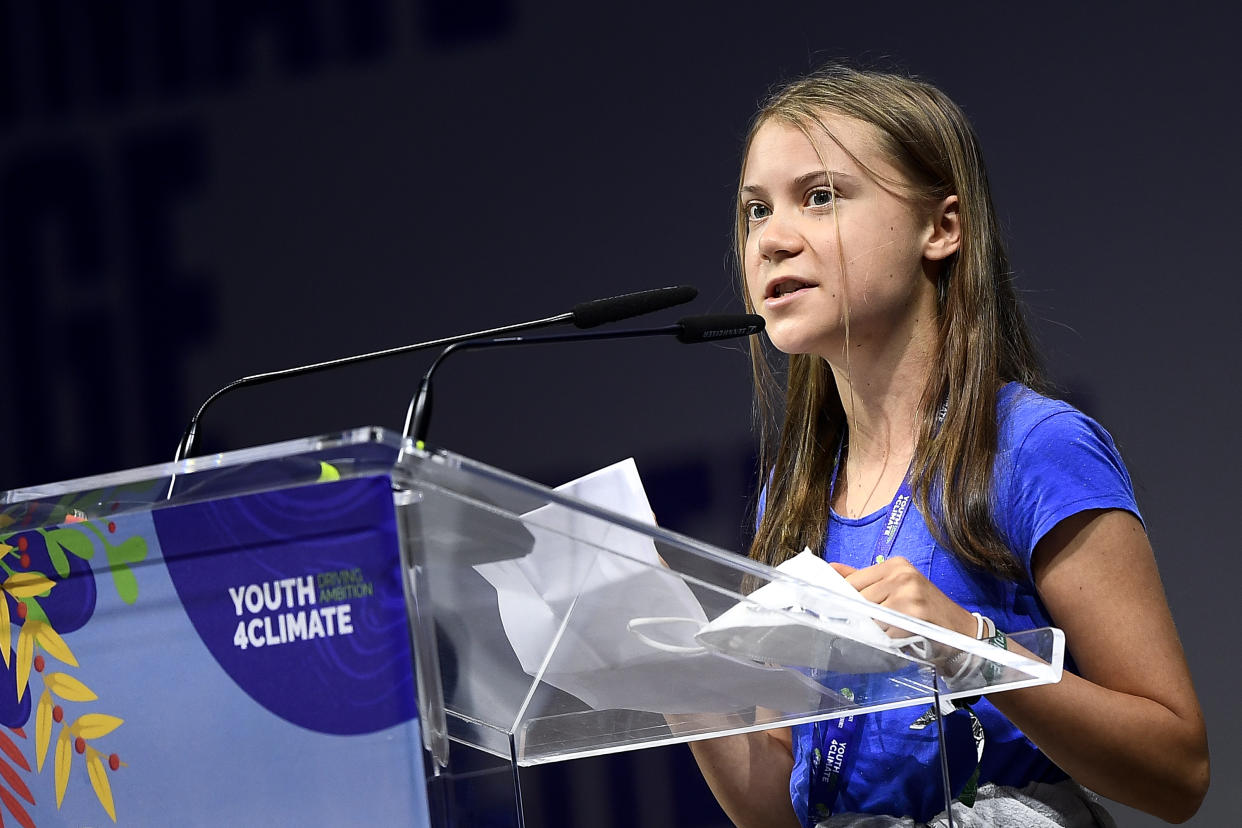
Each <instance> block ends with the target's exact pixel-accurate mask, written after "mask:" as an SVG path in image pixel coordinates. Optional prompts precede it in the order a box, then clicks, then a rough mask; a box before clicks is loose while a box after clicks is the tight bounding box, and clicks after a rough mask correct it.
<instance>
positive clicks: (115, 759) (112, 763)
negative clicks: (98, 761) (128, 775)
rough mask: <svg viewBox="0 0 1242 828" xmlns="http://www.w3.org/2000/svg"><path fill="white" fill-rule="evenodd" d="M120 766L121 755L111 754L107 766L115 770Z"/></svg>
mask: <svg viewBox="0 0 1242 828" xmlns="http://www.w3.org/2000/svg"><path fill="white" fill-rule="evenodd" d="M120 766H121V757H119V756H117V755H116V754H115V753H113V754H111V755H110V756H109V757H108V767H110V768H112V769H113V770H116V769H117V768H119V767H120Z"/></svg>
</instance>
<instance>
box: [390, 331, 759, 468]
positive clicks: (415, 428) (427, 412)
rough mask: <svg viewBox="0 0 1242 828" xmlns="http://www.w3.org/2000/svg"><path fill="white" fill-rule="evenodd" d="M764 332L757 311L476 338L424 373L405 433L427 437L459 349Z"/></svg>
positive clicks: (417, 439) (419, 439) (420, 439)
mask: <svg viewBox="0 0 1242 828" xmlns="http://www.w3.org/2000/svg"><path fill="white" fill-rule="evenodd" d="M762 331H763V317H762V316H759V315H758V314H753V313H741V314H705V315H702V316H687V317H686V318H684V319H680V320H678V321H677V323H676V324H673V325H664V326H661V327H657V328H631V329H626V330H620V331H592V332H589V333H565V334H550V335H546V336H503V337H496V338H493V339H483V338H480V339H472V340H470V341H468V342H458V343H454V344H452V345H449V346H448V347H447V348H445V349H444V350H443V351H441V352H440V354H439V355H438V356H437V357H436V358H435V361H434V362H432V363H431V366H430V367H429V368H428V369H427V373H425V374H423V379H422V382H420V383H419V385H418V392H417V393H416V394H415V395H414V397H413V398H412V399H411V400H410V407H409V409H408V410H407V411H406V414H405V429H404V436H405V437H411V438H413V440H414V444H415V445H416V446H418V445H421V444H423V443H424V442H425V441H426V439H427V430H428V428H429V427H430V425H431V378H432V376H433V375H434V374H435V372H436V369H437V368H439V367H440V365H441V364H442V363H443V362H444V360H445V359H447V358H448V356H449V355H450V354H455V353H458V352H459V351H473V350H477V349H481V348H496V347H502V346H507V345H543V344H547V343H552V342H582V341H585V340H592V339H630V338H633V337H640V336H675V337H677V341H678V342H682V343H685V344H693V343H696V342H717V341H720V340H724V339H734V338H736V337H740V336H750V335H752V334H757V333H761V332H762Z"/></svg>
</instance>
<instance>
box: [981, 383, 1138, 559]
mask: <svg viewBox="0 0 1242 828" xmlns="http://www.w3.org/2000/svg"><path fill="white" fill-rule="evenodd" d="M1041 399H1042V398H1041ZM1043 402H1044V403H1046V404H1045V405H1039V406H1036V407H1035V410H1029V409H1028V410H1027V411H1025V412H1022V413H1017V414H1015V415H1014V416H1013V417H1012V418H1011V421H1010V422H1008V423H1006V425H1005V426H1003V427H1002V441H1006V442H1008V443H1009V446H1010V448H1009V450H1008V451H1003V450H1002V452H1001V453H998V456H997V461H998V464H1001V465H1002V468H1001V469H998V471H999V472H1000V474H999V475H998V477H999V482H1000V486H999V487H998V492H997V494H998V501H999V502H998V503H997V506H998V512H999V514H998V515H997V517H998V523H999V526H1000V529H1001V531H1002V532H1003V533H1004V534H1005V535H1006V536H1007V538H1008V540H1009V542H1010V548H1011V549H1012V550H1013V551H1014V553H1015V554H1016V555H1017V556H1018V557H1019V559H1020V560H1021V561H1022V565H1023V567H1024V568H1025V569H1026V572H1027V575H1028V576H1030V575H1031V556H1032V554H1033V553H1034V551H1035V546H1036V545H1037V544H1038V543H1039V541H1040V540H1041V539H1042V538H1043V537H1044V535H1046V534H1048V532H1049V531H1051V530H1052V528H1053V527H1054V526H1056V525H1057V524H1058V523H1060V522H1061V521H1063V520H1065V519H1066V518H1067V517H1070V516H1071V515H1075V514H1078V513H1079V512H1083V511H1086V510H1088V509H1123V510H1125V511H1127V512H1131V513H1133V514H1134V516H1135V517H1137V518H1138V519H1139V520H1140V521H1141V520H1142V516H1141V515H1140V514H1139V510H1138V504H1137V502H1136V501H1135V498H1134V486H1133V485H1132V484H1131V482H1130V474H1129V472H1127V471H1126V467H1125V464H1124V463H1123V462H1122V460H1121V455H1120V453H1119V452H1118V451H1117V447H1116V445H1114V443H1113V439H1112V437H1111V436H1109V434H1108V432H1107V431H1105V430H1104V428H1103V427H1102V426H1101V425H1100V424H1099V423H1097V422H1096V421H1095V420H1093V419H1091V418H1090V417H1088V416H1087V415H1085V414H1083V413H1082V412H1080V411H1078V410H1077V409H1074V408H1072V407H1070V406H1069V405H1067V404H1065V403H1055V402H1052V401H1050V400H1043ZM1002 449H1003V446H1002Z"/></svg>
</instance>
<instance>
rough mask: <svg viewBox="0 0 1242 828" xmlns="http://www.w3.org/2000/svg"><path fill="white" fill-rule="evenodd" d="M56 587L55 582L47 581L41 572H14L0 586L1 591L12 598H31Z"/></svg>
mask: <svg viewBox="0 0 1242 828" xmlns="http://www.w3.org/2000/svg"><path fill="white" fill-rule="evenodd" d="M54 586H56V582H55V581H51V580H49V579H48V577H47V576H46V575H44V574H43V573H42V572H35V571H33V570H31V571H30V572H14V573H13V574H12V575H10V576H9V577H8V578H6V579H5V580H4V583H3V584H0V589H3V590H4V591H5V592H7V593H8V594H9V595H12V596H13V597H14V598H33V597H35V596H36V595H42V594H43V593H45V592H47V591H48V590H50V589H51V588H52V587H54Z"/></svg>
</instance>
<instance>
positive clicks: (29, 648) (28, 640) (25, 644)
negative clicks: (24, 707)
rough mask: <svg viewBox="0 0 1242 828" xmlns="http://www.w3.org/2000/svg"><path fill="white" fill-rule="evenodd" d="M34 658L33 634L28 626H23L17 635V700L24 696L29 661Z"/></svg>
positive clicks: (28, 676) (28, 677)
mask: <svg viewBox="0 0 1242 828" xmlns="http://www.w3.org/2000/svg"><path fill="white" fill-rule="evenodd" d="M32 658H34V633H33V632H32V631H31V629H30V626H29V625H27V626H23V627H22V631H21V632H19V633H18V634H17V700H18V701H21V700H22V696H24V695H26V682H28V681H30V660H31V659H32Z"/></svg>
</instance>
